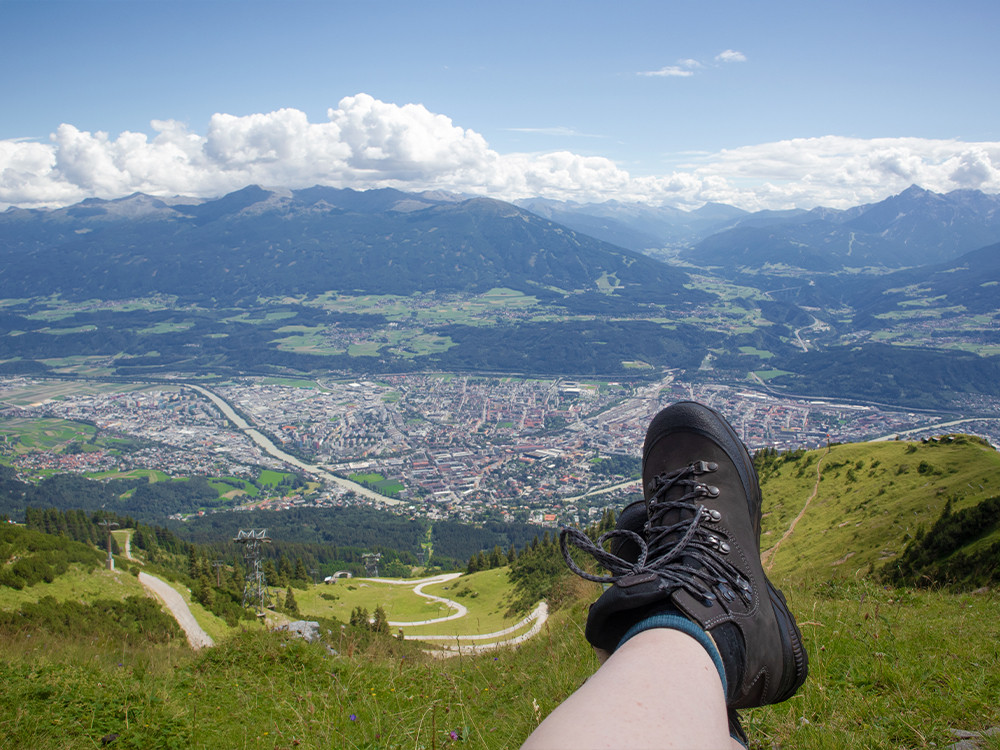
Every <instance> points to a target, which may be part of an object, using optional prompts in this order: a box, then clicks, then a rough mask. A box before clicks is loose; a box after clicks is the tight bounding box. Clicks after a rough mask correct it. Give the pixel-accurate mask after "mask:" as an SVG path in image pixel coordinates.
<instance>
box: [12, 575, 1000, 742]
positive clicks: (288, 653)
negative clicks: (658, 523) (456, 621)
mask: <svg viewBox="0 0 1000 750" xmlns="http://www.w3.org/2000/svg"><path fill="white" fill-rule="evenodd" d="M338 585H339V584H338ZM786 593H788V595H789V600H790V603H791V606H792V607H793V608H794V610H795V611H796V613H797V615H798V619H799V621H800V623H801V624H802V629H803V636H804V639H805V642H806V647H807V650H808V653H809V658H810V666H811V676H810V679H809V680H807V682H806V684H805V685H804V687H803V689H802V690H801V692H800V693H799V694H798V695H797V696H796V697H794V698H792V699H791V700H790V701H787V702H786V703H783V704H780V705H778V706H774V707H768V708H762V709H752V710H749V711H743V712H742V720H743V722H744V725H745V727H746V729H747V731H748V734H749V735H750V739H751V746H752V747H761V748H764V747H795V748H802V749H803V750H809V749H811V748H817V749H818V748H858V747H864V748H886V749H888V748H899V747H926V746H930V745H931V743H934V744H935V745H936V746H938V747H944V746H947V745H949V744H951V743H952V742H953V741H954V738H953V737H952V736H951V735H950V734H949V733H948V730H949V728H960V729H969V730H983V729H986V728H988V727H991V726H996V725H997V724H998V723H1000V708H998V706H997V704H996V700H995V698H996V695H998V694H1000V659H998V656H997V651H996V649H995V648H992V647H991V646H992V644H995V643H996V640H997V638H1000V599H998V598H997V596H996V595H994V594H990V595H978V596H956V595H951V594H945V593H942V592H920V593H914V592H909V591H893V590H885V589H883V588H882V587H880V586H873V585H869V584H866V583H863V582H861V583H851V584H845V585H842V586H839V587H833V588H820V589H793V590H790V591H788V592H786ZM585 618H586V609H585V604H584V602H583V601H580V602H579V603H576V604H573V605H571V606H569V607H568V608H566V609H564V610H561V611H560V612H557V613H556V614H555V615H554V616H553V618H552V619H551V620H550V621H549V624H548V625H547V626H546V627H545V628H543V630H542V633H541V634H540V635H539V636H538V637H537V638H535V639H533V640H532V641H529V642H528V643H526V644H524V645H523V646H521V647H520V648H518V649H503V650H500V651H498V652H496V653H491V654H486V655H482V656H474V657H463V658H462V659H457V658H455V659H450V660H447V661H433V660H428V659H424V658H419V657H414V656H413V655H412V654H411V655H409V656H406V658H400V655H399V654H396V655H394V654H393V653H392V652H391V651H390V647H389V646H387V645H385V644H384V643H382V642H377V643H375V644H373V645H370V646H367V647H366V646H363V645H361V644H360V643H358V642H357V641H356V640H354V639H352V637H351V634H350V632H348V633H347V635H346V637H345V636H341V634H340V633H332V634H331V635H329V636H327V638H328V641H329V643H330V645H331V646H332V647H333V648H334V649H335V650H337V651H338V654H337V655H331V654H329V653H328V652H326V650H325V649H324V647H323V646H321V645H318V644H317V645H314V646H310V645H308V644H305V643H304V642H302V641H300V640H298V639H291V638H288V637H286V636H284V635H281V634H271V633H267V632H264V631H263V630H262V629H260V628H257V627H255V626H254V624H253V623H250V624H249V625H250V626H249V627H248V628H247V629H246V630H245V631H238V632H236V633H234V634H233V635H232V636H231V637H230V638H228V639H224V640H223V641H222V642H221V644H220V645H219V646H218V647H217V648H215V649H209V650H207V651H205V652H202V653H200V654H197V655H192V654H190V653H187V652H185V651H184V649H183V648H179V647H178V646H177V645H176V644H175V645H172V646H167V647H160V648H157V649H148V648H142V647H138V646H132V645H128V646H125V647H122V646H120V645H117V644H107V645H103V644H97V645H95V646H91V647H90V648H88V649H86V650H84V649H81V648H79V647H75V646H73V645H72V644H65V643H62V644H52V643H45V644H40V646H41V647H34V646H29V647H27V648H24V649H20V648H19V649H17V650H5V651H4V655H3V656H2V657H0V659H2V660H3V661H2V663H3V665H4V671H5V674H6V676H7V679H5V680H4V681H3V683H2V684H0V737H2V739H0V746H3V747H11V748H14V747H32V748H39V749H41V750H44V749H46V748H63V747H88V746H91V745H97V744H99V738H100V737H102V736H104V735H105V734H108V733H111V732H117V733H119V735H120V736H119V739H118V740H117V741H116V744H118V746H119V747H125V748H140V747H179V748H180V747H185V748H187V747H190V748H210V747H232V748H268V750H271V749H273V748H275V747H282V748H284V747H294V746H301V747H347V748H376V747H377V748H414V747H418V748H419V747H425V748H430V747H434V746H436V747H441V748H445V747H450V746H452V745H456V746H459V745H468V746H470V747H476V748H510V747H517V746H518V745H519V744H520V743H521V742H522V741H523V740H524V738H525V737H527V735H528V734H529V733H530V732H531V731H532V729H533V728H534V727H535V726H536V725H537V723H538V721H539V720H540V719H541V718H542V717H544V716H545V715H547V714H548V713H549V712H550V711H551V710H552V709H553V708H554V707H555V706H557V705H558V704H559V703H560V702H561V701H562V700H564V699H565V698H566V697H567V696H568V695H569V694H570V693H572V692H573V691H574V690H576V689H577V688H578V687H579V686H580V684H582V682H583V680H584V679H585V678H586V677H587V676H588V675H589V674H591V673H592V672H593V671H594V670H595V669H596V668H597V662H596V659H595V658H594V657H593V654H592V652H591V650H590V648H589V646H588V645H587V643H586V641H585V640H584V638H583V633H582V624H583V622H584V620H585ZM19 645H20V644H19ZM54 646H58V648H54ZM623 689H626V690H627V689H628V686H623ZM536 705H537V709H536V708H535V706H536ZM352 717H353V720H352ZM451 732H455V734H456V735H457V736H458V737H460V738H464V739H463V741H462V742H456V741H454V740H451V738H450V733H451Z"/></svg>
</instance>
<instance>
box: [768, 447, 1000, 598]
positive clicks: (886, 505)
mask: <svg viewBox="0 0 1000 750" xmlns="http://www.w3.org/2000/svg"><path fill="white" fill-rule="evenodd" d="M758 462H759V463H760V469H759V471H760V475H761V488H762V492H763V493H764V518H763V522H762V527H763V532H762V539H761V550H762V553H763V554H764V555H765V556H766V558H767V561H768V564H770V565H771V566H772V567H771V573H770V575H771V576H772V577H773V578H774V579H775V580H777V581H789V582H795V583H798V584H802V583H807V584H814V583H817V582H823V581H827V580H833V579H854V578H855V577H857V576H864V575H866V574H868V573H870V572H872V571H873V570H874V568H876V567H877V566H880V565H881V564H884V563H885V562H886V561H887V560H890V559H892V558H894V557H895V556H897V555H899V554H900V553H901V552H902V551H903V548H904V547H905V545H906V543H907V542H908V541H909V540H910V539H911V538H913V537H914V536H915V535H917V533H918V530H919V529H920V528H924V529H927V528H930V526H931V525H933V524H934V522H935V521H936V520H937V519H938V517H939V516H940V514H941V511H942V509H943V508H944V505H945V503H946V502H947V501H948V500H949V499H950V500H951V501H952V506H953V507H954V508H955V510H959V509H962V508H967V507H971V506H974V505H976V504H978V503H980V502H982V501H983V500H985V499H987V498H990V497H994V496H996V495H1000V484H998V483H997V479H996V477H997V476H998V472H1000V453H997V451H995V450H994V449H993V448H992V447H990V446H989V445H987V444H985V443H984V442H983V441H981V440H980V439H979V438H973V437H968V436H965V435H955V436H945V437H942V438H940V439H938V440H933V441H928V442H922V443H911V442H902V441H897V442H889V443H852V444H845V445H833V446H831V447H830V448H829V450H825V449H823V450H816V451H793V452H791V453H786V454H782V455H779V456H761V457H760V458H759V459H758ZM814 492H815V496H813V493H814ZM810 498H811V499H810ZM807 502H808V507H807V508H806V510H805V512H804V513H802V511H803V508H804V506H805V505H806V503H807ZM800 513H801V514H802V515H801V517H799V514H800ZM790 528H791V529H792V532H791V533H790V534H788V535H787V536H785V534H786V532H788V531H789V529H790ZM779 542H780V545H779ZM775 546H777V547H778V548H777V550H775V551H773V552H769V550H771V548H773V547H775Z"/></svg>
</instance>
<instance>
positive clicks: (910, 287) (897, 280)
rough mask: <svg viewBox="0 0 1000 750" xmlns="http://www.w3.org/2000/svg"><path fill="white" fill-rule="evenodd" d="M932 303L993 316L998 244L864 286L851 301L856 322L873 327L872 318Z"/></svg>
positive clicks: (999, 295)
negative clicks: (854, 310) (856, 312)
mask: <svg viewBox="0 0 1000 750" xmlns="http://www.w3.org/2000/svg"><path fill="white" fill-rule="evenodd" d="M921 300H935V306H936V307H940V308H953V309H962V310H964V311H965V312H967V313H971V314H974V315H978V314H984V313H992V312H994V311H996V309H997V306H998V304H1000V243H995V244H993V245H989V246H988V247H983V248H980V249H978V250H973V251H972V252H969V253H965V254H963V255H961V256H959V257H958V258H956V259H954V260H950V261H947V262H944V263H936V264H934V265H928V266H922V267H920V268H914V269H907V270H904V271H897V272H895V273H891V274H887V275H885V276H881V277H879V278H878V279H877V281H876V282H872V283H869V284H866V285H864V286H863V287H862V288H861V289H860V290H859V292H858V294H857V296H856V297H854V299H853V300H852V302H853V304H854V305H855V307H856V308H857V309H858V316H857V317H856V319H855V323H856V325H858V326H862V327H872V326H873V325H874V321H872V320H871V318H872V317H874V316H876V315H880V314H885V313H890V312H894V311H897V310H899V309H903V308H906V307H910V308H911V309H912V307H913V306H914V305H918V304H920V301H921Z"/></svg>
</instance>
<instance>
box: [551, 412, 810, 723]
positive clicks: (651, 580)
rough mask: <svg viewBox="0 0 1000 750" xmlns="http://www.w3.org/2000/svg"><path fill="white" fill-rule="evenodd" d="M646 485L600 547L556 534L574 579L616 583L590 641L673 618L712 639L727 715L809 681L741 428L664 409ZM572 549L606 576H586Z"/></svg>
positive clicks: (613, 639)
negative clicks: (771, 558) (774, 574)
mask: <svg viewBox="0 0 1000 750" xmlns="http://www.w3.org/2000/svg"><path fill="white" fill-rule="evenodd" d="M642 479H643V495H644V497H645V500H644V501H642V502H636V503H632V504H631V505H629V506H627V507H626V508H625V509H624V510H623V511H622V514H621V516H620V517H619V519H618V525H617V527H616V528H615V529H614V530H613V531H610V532H608V533H607V534H604V535H603V536H602V537H601V539H600V540H598V543H597V544H596V545H595V544H593V543H592V542H591V541H590V540H589V539H588V538H587V537H586V536H585V535H584V534H582V533H581V532H580V531H579V530H577V529H571V528H566V529H563V531H562V532H561V534H560V542H561V544H562V547H563V554H564V557H565V558H566V561H567V563H568V564H569V566H570V568H571V569H573V571H574V572H575V573H577V574H578V575H582V576H583V577H584V578H587V579H589V580H596V581H599V582H603V583H610V584H612V585H611V586H610V587H609V588H607V589H606V590H605V592H604V593H603V594H602V595H601V596H600V598H599V599H598V600H597V601H596V602H594V603H593V604H592V605H591V608H590V614H589V616H588V618H587V628H586V635H587V640H588V641H590V643H591V644H593V645H594V646H596V647H598V648H602V649H605V650H607V651H614V650H615V648H616V647H617V646H618V645H619V643H620V642H621V639H622V637H623V636H624V635H625V633H626V632H627V631H628V630H629V628H631V627H632V626H633V625H635V624H636V623H638V622H640V621H641V620H644V619H645V618H647V617H649V616H651V615H654V614H660V613H664V612H677V613H679V614H681V615H683V616H684V617H686V618H687V619H689V620H690V621H692V622H694V623H695V624H697V625H698V626H700V627H701V628H702V629H703V630H705V631H706V632H707V633H708V634H709V635H710V636H711V637H712V640H713V641H714V643H715V645H716V647H717V648H718V651H719V655H720V656H721V658H722V663H723V665H724V667H725V673H726V682H727V695H726V703H727V705H728V706H729V707H730V708H748V707H751V706H762V705H767V704H770V703H780V702H781V701H784V700H787V699H788V698H790V697H791V696H792V695H794V694H795V692H796V691H797V690H798V689H799V687H800V686H801V685H802V683H803V681H804V680H805V678H806V673H807V671H808V667H807V659H806V653H805V649H804V648H803V646H802V636H801V634H800V633H799V629H798V627H797V625H796V624H795V618H794V617H793V616H792V614H791V612H789V610H788V606H787V605H786V604H785V599H784V596H783V595H782V594H781V592H780V591H778V589H776V588H774V586H772V585H771V583H770V581H768V580H767V577H766V576H765V575H764V570H763V568H762V567H761V564H760V516H761V496H760V486H759V485H758V482H757V473H756V471H755V470H754V467H753V463H752V461H751V459H750V455H749V454H748V453H747V450H746V448H745V447H744V446H743V443H742V442H740V440H739V437H738V436H737V434H736V432H735V431H734V430H733V428H732V427H730V426H729V424H728V423H727V422H726V421H725V420H724V419H723V418H722V417H721V416H720V415H719V414H718V413H717V412H715V411H714V410H712V409H709V408H708V407H706V406H702V405H701V404H697V403H694V402H680V403H677V404H674V405H672V406H669V407H667V408H666V409H664V410H662V411H661V412H660V413H659V414H657V415H656V417H654V419H653V421H652V423H651V424H650V426H649V430H648V431H647V433H646V442H645V444H644V446H643V458H642ZM605 540H611V551H610V552H608V551H605V550H604V548H603V546H602V542H603V541H605ZM568 544H574V545H576V546H578V547H580V548H581V549H584V550H585V551H587V552H589V553H590V554H592V555H593V556H594V557H595V558H596V559H597V561H598V562H599V563H600V564H601V565H603V566H604V567H605V568H607V569H608V570H609V571H610V572H611V574H610V575H608V576H594V575H590V574H588V573H585V572H584V571H582V570H581V569H580V568H579V566H577V565H576V564H575V563H574V562H573V560H572V558H571V557H570V555H569V549H568Z"/></svg>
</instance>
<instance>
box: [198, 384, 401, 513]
mask: <svg viewBox="0 0 1000 750" xmlns="http://www.w3.org/2000/svg"><path fill="white" fill-rule="evenodd" d="M184 385H185V386H186V387H187V388H190V389H192V390H194V391H198V393H200V394H201V395H203V396H204V397H205V398H207V399H208V400H209V401H211V402H212V403H213V404H215V405H216V406H217V407H219V410H220V411H221V412H222V413H223V414H225V415H226V418H227V419H228V420H229V421H230V422H232V423H233V424H234V425H235V426H236V429H238V430H240V431H241V432H243V433H245V434H246V435H247V436H248V437H249V438H250V439H251V440H253V441H254V442H255V443H257V445H259V446H260V447H261V448H263V449H264V452H265V453H267V454H268V455H271V456H274V457H275V458H277V459H278V460H279V461H282V462H284V463H286V464H289V465H290V466H294V467H296V468H298V469H302V471H304V472H306V473H307V474H311V475H312V476H315V477H319V478H320V479H322V480H323V481H324V482H329V483H331V484H338V485H340V486H341V487H344V488H345V489H348V490H351V491H353V492H354V493H356V494H358V495H361V496H363V497H367V498H368V499H370V500H375V501H377V502H380V503H384V504H386V505H398V504H399V502H400V501H399V500H395V499H393V498H391V497H386V496H385V495H380V494H378V493H377V492H373V491H372V490H370V489H368V488H367V487H365V486H363V485H360V484H358V483H357V482H352V481H350V480H348V479H344V478H343V477H338V476H336V475H335V474H331V473H330V472H329V471H327V470H326V469H324V468H322V467H320V466H316V465H315V464H307V463H306V462H305V461H302V460H301V459H299V458H296V457H295V456H293V455H291V454H290V453H285V452H284V451H283V450H281V448H279V447H278V446H276V445H275V444H274V443H273V442H271V439H270V438H269V437H267V435H265V434H264V433H262V432H260V431H259V430H258V429H256V428H255V427H253V426H252V425H250V424H249V423H248V422H247V421H246V420H245V419H244V418H243V417H241V416H240V415H239V414H237V413H236V411H235V410H234V409H233V407H231V406H230V405H229V403H228V402H227V401H225V400H224V399H222V398H220V397H219V396H217V395H216V394H214V393H212V391H210V390H208V389H207V388H204V387H202V386H200V385H194V384H193V383H184Z"/></svg>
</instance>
